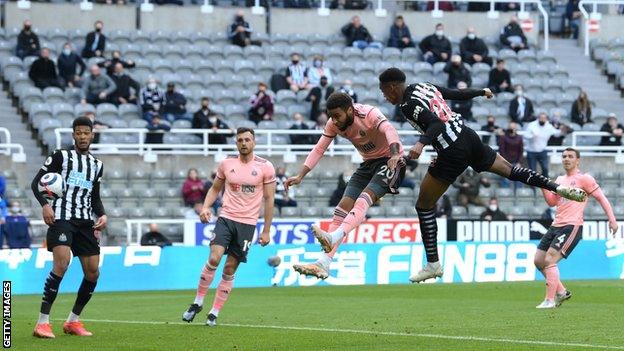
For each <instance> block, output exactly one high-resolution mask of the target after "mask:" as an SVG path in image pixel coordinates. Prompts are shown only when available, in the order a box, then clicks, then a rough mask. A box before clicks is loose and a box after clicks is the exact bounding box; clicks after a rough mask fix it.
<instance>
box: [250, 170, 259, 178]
mask: <svg viewBox="0 0 624 351" xmlns="http://www.w3.org/2000/svg"><path fill="white" fill-rule="evenodd" d="M251 175H252V176H254V177H255V176H257V175H258V172H256V170H255V169H254V170H253V171H251Z"/></svg>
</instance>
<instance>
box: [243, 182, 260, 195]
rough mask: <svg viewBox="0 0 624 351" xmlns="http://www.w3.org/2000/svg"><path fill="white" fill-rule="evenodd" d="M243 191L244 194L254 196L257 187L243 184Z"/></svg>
mask: <svg viewBox="0 0 624 351" xmlns="http://www.w3.org/2000/svg"><path fill="white" fill-rule="evenodd" d="M241 191H242V192H243V193H248V194H253V193H255V192H256V186H255V185H247V184H243V185H242V186H241Z"/></svg>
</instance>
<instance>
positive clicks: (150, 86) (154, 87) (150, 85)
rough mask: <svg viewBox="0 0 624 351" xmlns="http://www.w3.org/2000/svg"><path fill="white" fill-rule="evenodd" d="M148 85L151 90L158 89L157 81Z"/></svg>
mask: <svg viewBox="0 0 624 351" xmlns="http://www.w3.org/2000/svg"><path fill="white" fill-rule="evenodd" d="M147 87H148V88H149V89H151V90H154V89H156V83H148V84H147Z"/></svg>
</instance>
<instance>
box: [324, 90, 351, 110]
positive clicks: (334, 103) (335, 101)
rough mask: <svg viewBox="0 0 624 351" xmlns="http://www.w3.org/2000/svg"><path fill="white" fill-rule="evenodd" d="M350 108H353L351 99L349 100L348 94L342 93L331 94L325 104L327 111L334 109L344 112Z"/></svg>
mask: <svg viewBox="0 0 624 351" xmlns="http://www.w3.org/2000/svg"><path fill="white" fill-rule="evenodd" d="M351 106H353V99H351V96H349V94H347V93H343V92H335V93H332V94H331V95H330V96H329V98H327V102H326V103H325V107H327V110H333V109H335V108H341V109H343V110H345V109H347V108H349V107H351Z"/></svg>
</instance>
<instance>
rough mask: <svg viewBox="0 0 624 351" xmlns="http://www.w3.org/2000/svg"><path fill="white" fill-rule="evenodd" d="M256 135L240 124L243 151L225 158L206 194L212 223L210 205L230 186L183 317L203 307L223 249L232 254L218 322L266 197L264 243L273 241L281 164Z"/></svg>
mask: <svg viewBox="0 0 624 351" xmlns="http://www.w3.org/2000/svg"><path fill="white" fill-rule="evenodd" d="M255 146H256V140H255V135H254V131H253V129H249V128H238V130H237V131H236V147H237V148H238V153H239V154H238V155H237V156H229V157H228V158H226V159H225V160H223V161H221V163H220V164H219V168H218V169H217V176H216V177H215V181H214V183H213V185H212V187H211V188H210V190H209V191H208V194H206V199H205V201H204V206H203V208H202V211H201V213H200V215H199V218H200V220H201V221H202V223H208V221H209V220H210V217H211V216H212V213H211V210H210V208H211V207H212V204H213V203H214V202H215V200H216V199H217V196H218V194H219V193H220V192H221V190H222V189H224V188H225V193H224V195H223V206H222V208H221V214H220V216H219V218H218V219H217V224H216V226H215V228H214V235H215V236H214V239H213V240H212V242H211V243H210V257H209V258H208V262H206V264H205V265H204V267H203V268H202V271H201V275H200V278H199V284H198V287H197V294H196V296H195V301H194V302H193V303H192V304H191V305H190V307H189V308H188V310H186V311H185V312H184V314H183V315H182V320H184V321H186V322H189V323H190V322H192V321H193V319H194V318H195V315H197V313H199V312H200V311H201V310H202V306H203V304H204V296H206V291H207V290H208V287H209V286H210V284H211V283H212V280H213V279H214V276H215V271H216V269H217V267H218V266H219V263H220V262H221V257H223V254H225V253H227V255H228V257H227V260H226V261H225V267H223V275H222V277H221V282H220V283H219V286H217V289H216V294H215V298H214V302H213V305H212V310H210V313H209V314H208V320H207V321H206V324H208V325H209V326H215V325H216V322H217V317H218V316H219V311H220V310H221V307H222V306H223V304H225V302H226V301H227V299H228V297H229V296H230V292H231V291H232V286H233V284H234V274H235V273H236V269H237V268H238V265H239V264H240V263H241V262H247V253H248V252H249V248H250V247H251V244H252V241H253V237H254V231H255V229H256V223H257V222H258V215H259V214H260V207H261V204H262V201H263V200H264V208H265V211H264V227H263V229H262V234H260V238H259V240H258V242H259V243H260V245H262V246H265V245H267V244H268V243H269V241H270V237H269V232H270V229H271V221H272V220H273V199H274V196H275V169H274V168H273V165H272V164H271V162H269V161H268V160H265V159H263V158H261V157H258V156H255V155H254V153H253V150H254V147H255Z"/></svg>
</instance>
